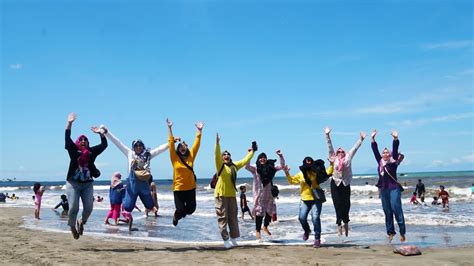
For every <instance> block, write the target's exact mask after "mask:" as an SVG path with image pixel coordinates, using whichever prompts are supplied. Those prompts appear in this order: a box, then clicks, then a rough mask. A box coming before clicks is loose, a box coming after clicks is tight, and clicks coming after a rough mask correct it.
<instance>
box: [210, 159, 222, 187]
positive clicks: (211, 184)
mask: <svg viewBox="0 0 474 266" xmlns="http://www.w3.org/2000/svg"><path fill="white" fill-rule="evenodd" d="M223 169H224V164H222V167H221V169H220V170H219V173H218V174H217V173H215V174H214V175H213V176H212V178H211V182H210V183H209V185H210V186H211V188H216V184H217V179H218V178H219V176H220V175H221V173H222V170H223Z"/></svg>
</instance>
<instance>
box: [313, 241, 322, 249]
mask: <svg viewBox="0 0 474 266" xmlns="http://www.w3.org/2000/svg"><path fill="white" fill-rule="evenodd" d="M320 247H321V240H320V239H315V240H314V244H313V248H320Z"/></svg>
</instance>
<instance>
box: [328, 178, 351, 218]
mask: <svg viewBox="0 0 474 266" xmlns="http://www.w3.org/2000/svg"><path fill="white" fill-rule="evenodd" d="M331 196H332V202H333V203H334V209H336V223H337V224H338V225H341V221H343V222H344V223H348V222H349V210H350V209H351V186H350V185H349V186H347V187H346V186H344V184H342V182H341V184H339V186H336V183H335V182H334V180H332V181H331Z"/></svg>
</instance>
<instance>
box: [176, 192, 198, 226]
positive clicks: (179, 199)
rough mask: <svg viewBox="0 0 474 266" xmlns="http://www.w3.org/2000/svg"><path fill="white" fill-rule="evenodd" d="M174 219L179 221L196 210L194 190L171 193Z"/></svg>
mask: <svg viewBox="0 0 474 266" xmlns="http://www.w3.org/2000/svg"><path fill="white" fill-rule="evenodd" d="M173 194H174V206H175V207H176V211H175V214H176V218H177V219H178V220H179V219H181V218H184V217H186V215H188V214H192V213H193V212H194V211H195V210H196V189H191V190H186V191H173Z"/></svg>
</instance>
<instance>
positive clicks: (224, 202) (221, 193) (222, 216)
mask: <svg viewBox="0 0 474 266" xmlns="http://www.w3.org/2000/svg"><path fill="white" fill-rule="evenodd" d="M256 150H257V144H256V143H255V142H253V143H252V149H251V150H250V151H249V152H248V153H247V155H246V156H245V157H244V158H243V159H242V160H240V161H238V162H233V161H232V158H231V155H230V153H229V152H228V151H227V150H226V151H224V152H223V153H221V146H220V138H219V133H217V134H216V147H215V160H216V173H217V182H216V187H215V189H214V204H215V208H216V215H217V224H218V226H219V231H220V233H221V236H222V239H223V240H224V247H225V248H227V249H228V248H232V247H235V246H237V245H238V244H237V241H236V238H237V237H239V236H240V232H239V222H238V219H237V213H238V208H237V200H236V198H235V196H236V191H237V188H236V187H235V183H236V179H237V171H239V169H240V168H242V167H244V166H245V165H246V164H247V163H248V162H249V161H250V160H251V159H252V157H253V155H254V153H255V151H256ZM227 227H229V231H230V237H229V231H227Z"/></svg>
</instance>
